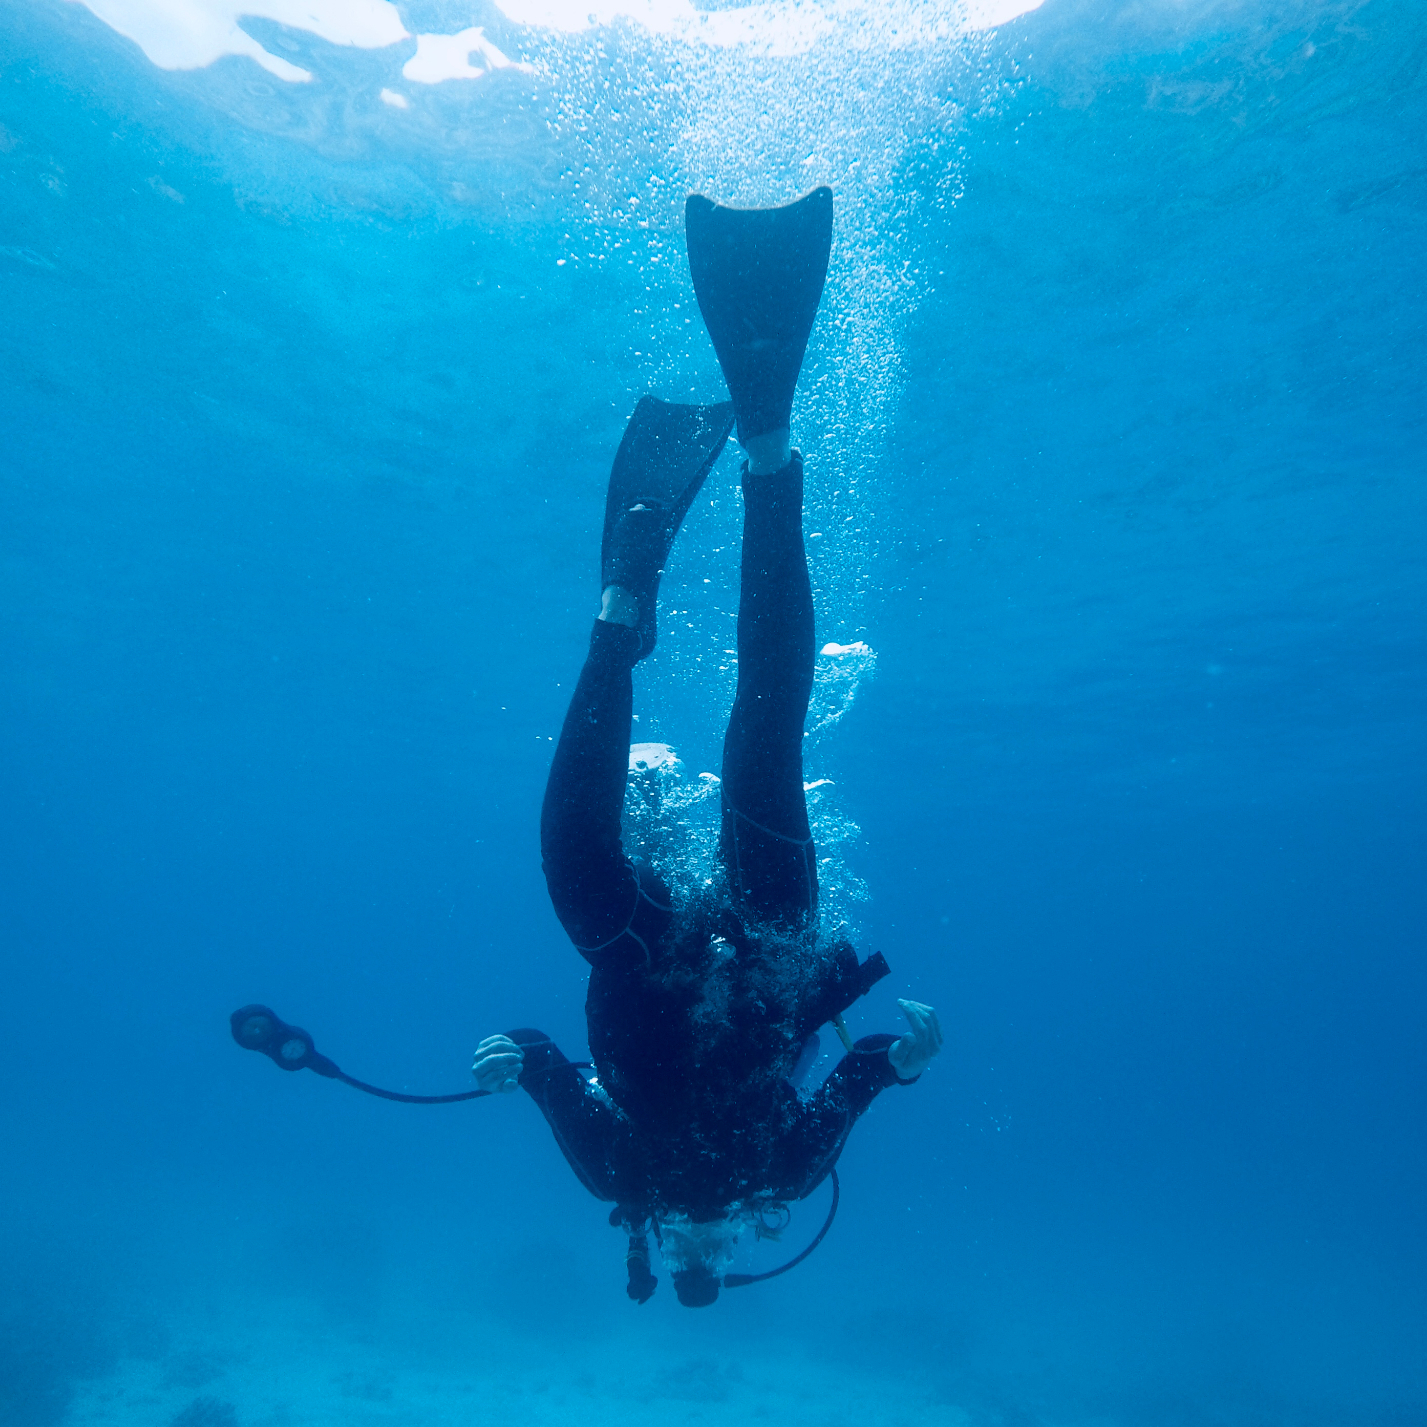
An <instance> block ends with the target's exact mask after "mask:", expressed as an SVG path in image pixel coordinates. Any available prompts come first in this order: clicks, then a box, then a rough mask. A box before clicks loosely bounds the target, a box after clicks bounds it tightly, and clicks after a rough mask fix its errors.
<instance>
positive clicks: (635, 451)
mask: <svg viewBox="0 0 1427 1427" xmlns="http://www.w3.org/2000/svg"><path fill="white" fill-rule="evenodd" d="M732 429H733V404H732V403H731V402H727V401H724V402H720V403H719V404H718V405H717V406H681V405H678V404H677V403H675V402H670V401H660V400H658V399H657V398H656V397H652V396H645V397H641V398H640V399H639V405H638V406H636V407H635V408H634V415H633V416H631V417H630V418H629V425H628V426H627V427H626V428H625V431H624V439H623V440H622V441H621V442H620V443H619V450H618V451H617V452H616V453H615V457H614V468H613V470H611V471H610V476H609V494H608V496H607V497H606V498H605V513H604V541H603V544H602V545H601V548H600V588H601V590H605V589H608V588H609V586H610V585H619V586H620V587H621V588H623V589H626V590H628V591H629V592H630V593H631V594H632V595H633V596H634V597H635V598H636V599H637V600H638V602H639V624H638V626H637V629H638V632H639V639H640V649H639V657H640V658H641V659H643V658H645V657H646V656H647V655H648V654H649V653H650V651H651V650H652V649H653V648H654V640H655V636H656V633H657V630H656V624H655V618H654V615H655V606H656V604H657V602H658V596H659V577H660V575H662V574H663V573H664V563H665V561H667V560H668V558H669V551H670V550H671V549H672V548H673V545H674V537H675V535H677V534H678V533H679V526H680V524H681V523H682V522H683V519H684V516H685V515H686V514H687V513H688V509H689V507H690V506H691V505H692V504H693V502H694V497H695V496H696V495H697V494H698V493H699V487H700V486H702V485H703V483H704V478H705V477H706V476H707V475H708V473H709V472H710V471H711V470H712V469H713V464H714V462H715V461H716V460H718V458H719V453H720V452H721V451H722V450H723V448H724V443H725V442H726V441H727V440H728V433H729V432H730V431H731V430H732Z"/></svg>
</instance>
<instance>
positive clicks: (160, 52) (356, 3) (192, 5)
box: [77, 0, 407, 83]
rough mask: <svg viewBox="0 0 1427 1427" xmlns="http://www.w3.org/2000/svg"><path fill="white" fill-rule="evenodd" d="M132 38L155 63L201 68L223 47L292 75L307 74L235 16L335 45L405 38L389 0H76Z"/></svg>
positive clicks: (378, 44)
mask: <svg viewBox="0 0 1427 1427" xmlns="http://www.w3.org/2000/svg"><path fill="white" fill-rule="evenodd" d="M77 3H81V4H84V5H85V6H87V7H88V8H89V9H90V10H92V11H93V12H94V13H95V14H96V15H97V16H98V17H99V18H100V19H101V20H103V21H104V23H105V24H106V25H108V26H109V27H110V28H111V29H114V30H117V31H118V32H119V33H120V34H121V35H124V36H126V37H127V38H128V39H131V40H133V41H134V43H135V44H136V45H138V46H139V48H140V49H141V50H143V52H144V53H145V54H146V55H147V56H148V57H149V59H151V60H152V61H153V62H154V63H155V64H156V65H158V67H159V68H160V69H202V68H203V67H204V66H205V65H210V64H212V63H213V62H214V60H217V59H221V58H222V57H223V56H224V55H247V56H248V58H250V59H253V60H256V61H257V62H258V63H259V64H260V65H262V67H263V68H264V69H265V70H267V71H268V73H269V74H274V75H276V76H277V77H278V78H279V79H285V80H288V81H289V82H293V83H301V82H305V81H307V80H310V79H311V78H312V75H311V74H310V73H309V72H308V71H307V70H305V69H302V68H300V67H299V66H298V65H295V64H293V63H291V62H290V61H289V60H285V59H282V58H280V57H279V56H277V55H275V54H271V53H270V52H269V51H268V50H266V49H264V48H263V46H262V45H260V44H259V43H258V42H257V40H255V39H254V38H253V37H252V36H251V35H250V34H248V32H247V31H246V30H244V29H242V28H241V27H240V26H239V24H238V18H239V16H245V17H255V18H258V19H263V20H273V21H276V23H278V24H280V25H286V26H288V28H290V29H294V30H306V31H308V32H309V33H311V34H314V35H317V36H318V37H319V38H321V39H324V40H326V41H328V43H330V44H334V45H355V46H357V47H358V48H360V49H381V48H384V47H385V46H387V45H393V44H396V43H397V41H399V40H404V39H405V38H406V34H407V32H406V26H405V25H403V24H402V22H401V16H400V15H399V14H398V13H397V8H396V6H395V5H393V4H391V3H390V0H77Z"/></svg>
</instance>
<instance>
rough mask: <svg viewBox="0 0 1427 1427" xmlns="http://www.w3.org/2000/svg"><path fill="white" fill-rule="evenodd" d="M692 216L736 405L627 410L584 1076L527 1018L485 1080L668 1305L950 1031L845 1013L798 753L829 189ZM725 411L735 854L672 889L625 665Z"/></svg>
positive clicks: (615, 497) (583, 708) (544, 823)
mask: <svg viewBox="0 0 1427 1427" xmlns="http://www.w3.org/2000/svg"><path fill="white" fill-rule="evenodd" d="M685 227H686V231H687V235H688V251H689V265H690V268H691V270H692V273H693V279H694V290H695V293H696V294H697V297H698V302H699V308H700V311H701V312H702V313H703V317H704V321H705V323H706V325H707V327H708V331H709V335H710V336H711V337H712V339H713V344H714V349H715V352H716V353H717V356H718V360H719V364H720V366H721V367H722V369H723V374H724V378H725V380H726V381H727V383H728V389H729V394H730V396H731V397H732V401H731V402H728V403H724V404H721V405H716V406H685V405H673V404H670V403H666V402H661V401H657V400H655V399H653V398H651V397H645V398H644V399H642V400H641V401H640V402H639V404H638V406H636V408H635V411H634V415H633V417H632V418H631V420H630V423H629V426H628V428H627V430H626V431H625V433H624V438H623V440H622V441H621V443H620V446H619V451H618V454H617V455H616V456H615V460H614V468H613V471H612V473H611V476H610V484H609V494H608V498H607V502H606V511H605V524H604V538H603V545H602V552H601V553H602V558H601V597H600V610H599V614H598V616H597V618H596V619H595V622H594V628H593V630H592V632H591V635H590V647H589V654H588V657H587V658H586V660H585V664H584V668H583V670H582V671H581V674H580V679H579V683H578V684H577V686H576V688H575V693H574V696H573V698H572V699H571V701H570V707H569V711H568V713H567V714H566V717H565V722H564V726H563V728H562V730H561V733H560V741H559V745H558V746H557V748H556V750H555V757H554V762H553V764H552V766H551V769H550V778H549V783H548V785H547V788H546V793H545V801H544V806H543V809H542V812H541V821H540V840H541V855H542V860H543V865H544V871H545V877H546V881H547V884H548V886H549V890H550V898H551V901H552V902H553V904H554V908H555V913H556V915H557V916H558V918H559V920H560V922H561V924H562V926H563V927H564V928H565V931H566V932H567V933H568V934H569V937H570V939H571V941H573V942H574V944H575V947H576V949H577V950H578V951H579V953H580V955H581V956H583V957H584V958H585V960H586V961H587V962H589V965H590V975H589V990H588V995H587V998H586V1002H585V1010H586V1016H587V1020H588V1028H589V1045H590V1053H591V1055H592V1057H593V1070H594V1074H593V1075H592V1076H590V1075H587V1074H586V1073H584V1068H583V1067H581V1066H578V1065H576V1064H575V1063H573V1062H571V1061H569V1060H568V1059H567V1058H566V1057H565V1056H564V1055H563V1054H562V1053H561V1052H560V1050H559V1049H558V1048H557V1047H556V1046H555V1045H554V1044H553V1043H552V1042H551V1040H550V1039H549V1038H548V1037H547V1036H545V1035H543V1034H542V1033H540V1032H539V1031H535V1030H528V1029H526V1030H512V1031H510V1032H509V1033H508V1034H505V1035H493V1036H490V1037H489V1038H487V1039H486V1040H484V1041H482V1042H481V1044H480V1047H479V1048H478V1050H477V1051H476V1057H475V1064H474V1065H473V1067H472V1070H473V1073H474V1075H475V1077H476V1083H477V1085H478V1086H479V1087H480V1088H481V1090H483V1091H486V1092H488V1093H492V1094H497V1093H502V1092H509V1091H514V1090H515V1089H517V1088H520V1089H523V1090H525V1091H526V1093H527V1094H529V1095H530V1097H531V1098H532V1099H533V1100H534V1101H535V1103H536V1104H537V1105H538V1106H539V1107H540V1110H541V1111H542V1113H543V1114H544V1116H545V1118H546V1120H547V1121H548V1123H549V1125H550V1128H551V1130H552V1131H553V1132H554V1135H555V1139H556V1142H557V1143H558V1145H559V1147H560V1149H561V1150H562V1152H563V1153H564V1155H565V1158H566V1159H567V1160H568V1161H569V1164H570V1166H571V1168H572V1169H573V1170H574V1172H575V1174H576V1175H577V1176H578V1177H579V1179H580V1181H581V1183H583V1184H584V1185H585V1187H586V1188H587V1189H589V1190H590V1191H591V1192H592V1193H593V1194H595V1195H596V1196H597V1197H598V1198H600V1199H602V1200H605V1201H607V1202H613V1204H614V1205H615V1208H614V1211H613V1213H612V1214H611V1216H610V1222H611V1224H617V1225H621V1226H622V1227H623V1228H624V1230H625V1232H626V1234H627V1235H628V1236H629V1239H628V1241H629V1249H628V1253H627V1256H626V1263H627V1267H628V1270H629V1284H628V1292H629V1296H630V1297H631V1298H633V1299H635V1300H636V1301H638V1302H640V1303H643V1302H646V1301H647V1300H648V1299H649V1297H650V1295H651V1294H652V1293H653V1292H654V1287H655V1284H656V1282H657V1280H656V1279H655V1277H654V1275H653V1273H652V1272H651V1270H650V1266H649V1242H648V1236H649V1233H650V1232H651V1231H652V1232H653V1233H654V1234H655V1235H656V1236H657V1237H658V1240H659V1244H660V1248H661V1253H662V1257H663V1259H664V1262H665V1264H666V1266H667V1267H668V1268H669V1270H670V1272H671V1273H672V1275H673V1280H674V1287H675V1290H676V1292H677V1293H678V1296H679V1301H680V1302H681V1303H684V1304H685V1305H687V1306H690V1307H702V1306H704V1305H707V1304H710V1303H712V1302H713V1301H714V1300H715V1299H716V1298H717V1297H718V1293H719V1288H720V1285H721V1284H722V1283H724V1282H730V1283H731V1282H733V1279H734V1277H737V1276H730V1277H729V1278H728V1279H725V1278H724V1277H723V1273H724V1270H725V1269H726V1268H727V1267H728V1264H729V1263H730V1261H731V1258H732V1253H733V1248H734V1245H735V1244H736V1242H737V1240H738V1237H739V1235H740V1233H741V1232H742V1230H743V1229H744V1228H745V1227H747V1226H748V1225H749V1224H754V1225H764V1226H766V1225H767V1223H768V1218H769V1216H770V1215H773V1216H774V1217H775V1218H776V1216H777V1215H778V1214H780V1213H782V1212H784V1211H785V1210H786V1206H787V1205H788V1204H789V1203H790V1202H792V1201H795V1200H800V1199H804V1198H806V1197H807V1196H808V1195H809V1194H811V1193H812V1192H813V1190H814V1189H816V1188H817V1186H818V1185H819V1184H821V1183H822V1181H823V1180H824V1179H825V1178H826V1177H827V1176H828V1175H829V1173H830V1172H831V1171H832V1169H833V1165H834V1164H835V1162H836V1160H837V1158H838V1156H839V1154H840V1153H841V1151H842V1148H843V1146H844V1144H845V1143H846V1141H847V1137H848V1134H849V1133H850V1131H851V1129H852V1126H853V1124H854V1122H855V1121H856V1120H857V1118H858V1116H860V1115H861V1114H862V1112H863V1111H864V1110H866V1109H867V1107H868V1106H869V1105H870V1104H871V1103H872V1101H873V1099H875V1098H876V1096H877V1095H878V1094H879V1093H880V1092H881V1091H882V1090H883V1089H885V1088H886V1087H888V1086H890V1085H894V1084H895V1085H906V1084H910V1083H911V1082H912V1081H914V1080H916V1079H917V1077H918V1076H919V1075H920V1074H921V1072H922V1071H923V1070H924V1069H925V1067H926V1066H927V1064H928V1063H929V1062H930V1060H931V1059H932V1057H933V1056H935V1055H936V1053H937V1052H938V1050H940V1048H941V1029H940V1026H939V1025H938V1023H937V1017H936V1013H935V1012H934V1011H933V1010H932V1009H931V1008H930V1007H928V1006H923V1005H920V1004H918V1003H916V1002H913V1001H901V1002H900V1003H899V1004H900V1005H901V1007H902V1010H903V1012H904V1014H905V1016H906V1019H907V1021H908V1023H909V1026H910V1029H909V1030H908V1031H907V1033H905V1034H903V1035H901V1036H894V1035H885V1034H883V1035H871V1036H864V1037H863V1038H862V1039H860V1040H858V1041H857V1042H856V1043H855V1044H854V1043H853V1042H851V1040H850V1039H849V1038H848V1036H847V1033H846V1031H845V1029H844V1028H843V1026H842V1021H841V1015H842V1012H844V1011H845V1010H847V1008H848V1007H849V1006H850V1005H851V1004H852V1003H853V1002H854V1001H855V1000H856V999H857V998H858V997H859V996H861V995H863V994H865V993H866V992H867V991H868V989H869V988H870V987H871V985H872V984H873V983H874V982H875V981H876V980H878V979H879V978H880V977H882V976H885V975H886V974H887V973H888V967H887V964H886V962H885V961H884V960H883V958H882V957H881V956H880V954H879V955H874V956H871V957H869V958H868V959H867V960H866V961H865V962H862V963H861V964H859V962H858V959H857V956H856V953H855V952H854V951H853V949H852V947H851V946H850V945H849V944H848V943H847V942H846V941H842V940H833V939H829V938H827V937H820V935H819V929H818V918H817V899H818V882H817V861H816V857H815V855H814V847H813V838H812V833H811V830H810V827H809V824H808V813H807V806H806V801H805V797H804V788H803V768H802V740H803V724H804V720H805V717H806V714H807V709H808V699H809V696H810V694H811V692H812V685H813V661H814V654H815V643H814V635H813V601H812V589H811V585H810V582H809V577H808V567H807V559H806V555H805V553H804V548H803V532H802V515H803V460H802V456H801V454H800V453H799V452H798V451H796V450H794V449H792V447H791V446H790V439H791V431H790V419H791V414H792V405H793V392H794V389H795V387H796V384H797V380H798V374H799V371H800V369H801V367H802V362H803V353H804V350H805V348H806V346H807V341H808V334H809V332H810V331H811V329H812V324H813V319H814V317H815V315H816V312H817V307H818V302H819V300H820V298H821V296H822V289H823V281H824V278H825V276H826V272H827V262H828V253H829V249H830V247H831V241H832V192H831V190H830V189H827V188H819V189H817V190H815V191H814V192H812V193H810V194H808V195H807V196H806V197H805V198H803V199H801V200H799V201H798V202H796V203H792V204H789V205H788V206H786V207H783V208H773V209H758V210H736V209H731V208H724V207H720V206H718V205H715V204H714V203H712V202H710V201H709V200H708V199H707V198H703V197H700V196H694V197H691V198H690V199H689V200H688V203H687V206H686V210H685ZM735 424H736V425H737V428H738V440H739V443H740V445H741V446H742V447H743V449H744V452H745V453H746V456H747V462H746V464H745V466H744V470H743V500H744V532H743V555H742V572H741V583H740V591H739V610H738V689H737V695H736V698H735V700H734V705H733V712H732V715H731V717H730V719H729V725H728V731H727V736H726V738H725V741H724V751H723V770H722V780H721V783H720V795H721V827H720V841H719V849H720V860H721V863H722V867H721V870H720V874H719V877H718V878H717V879H715V881H716V883H717V885H714V886H699V887H683V888H678V887H669V886H666V885H665V884H664V882H663V881H662V880H661V879H660V877H659V876H658V875H657V874H656V873H655V872H654V870H653V869H652V867H651V866H650V865H649V864H648V863H647V862H646V861H642V860H640V859H639V857H638V856H635V857H631V856H630V855H629V854H628V853H627V852H626V851H625V849H624V847H623V845H622V842H621V827H620V822H621V813H622V810H623V807H624V798H625V786H626V780H627V777H628V772H629V767H630V735H631V729H632V724H631V719H632V716H633V698H634V694H633V677H632V674H633V669H634V666H635V664H636V663H638V662H639V661H640V660H641V659H645V658H647V657H648V656H649V654H650V653H651V651H652V650H653V649H654V645H655V639H656V633H657V631H656V602H657V596H658V589H659V577H660V575H661V574H662V573H663V569H664V566H665V563H666V561H667V559H668V556H669V552H670V549H671V548H672V546H673V542H674V538H675V535H676V534H677V532H678V529H679V526H680V523H681V522H682V520H683V518H684V515H685V513H686V512H687V511H688V509H689V507H690V505H691V504H692V502H693V500H694V497H695V495H696V494H697V493H698V490H699V488H700V486H701V485H702V484H703V481H704V478H705V477H706V476H707V475H708V473H709V470H710V469H711V468H712V466H713V464H714V462H715V461H716V460H717V458H718V456H719V453H720V452H721V451H722V450H723V447H724V444H725V442H726V441H727V439H728V436H729V433H730V430H731V428H732V427H733V426H734V425H735ZM828 1022H832V1023H833V1024H834V1025H835V1026H836V1027H837V1029H838V1032H839V1034H840V1035H841V1036H842V1038H843V1041H844V1044H845V1045H846V1047H847V1053H846V1055H845V1056H844V1057H843V1058H842V1060H841V1061H840V1063H839V1064H838V1065H837V1066H836V1068H835V1069H834V1070H833V1071H832V1072H831V1074H830V1075H829V1076H828V1077H827V1079H826V1080H825V1081H824V1082H823V1083H822V1085H821V1086H820V1087H819V1088H818V1089H817V1090H816V1091H815V1092H814V1093H812V1094H811V1095H810V1096H808V1097H807V1098H802V1097H800V1095H799V1093H798V1092H797V1090H796V1089H795V1088H794V1083H793V1082H794V1080H796V1079H797V1078H798V1069H799V1068H800V1066H801V1065H804V1064H809V1063H811V1056H812V1053H813V1052H814V1050H815V1047H816V1044H817V1039H816V1032H817V1029H818V1028H819V1027H820V1026H823V1025H826V1024H827V1023H828ZM235 1025H236V1021H235ZM235 1034H237V1032H236V1030H235ZM343 1078H346V1077H345V1076H344V1077H343ZM835 1186H836V1181H835V1179H834V1187H835ZM834 1203H835V1201H834ZM829 1222H830V1219H829ZM825 1230H826V1226H824V1231H825ZM819 1237H821V1235H820V1236H819ZM815 1242H816V1241H815ZM760 1276H763V1275H760ZM742 1281H749V1278H748V1276H743V1280H742Z"/></svg>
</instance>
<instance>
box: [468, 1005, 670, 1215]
mask: <svg viewBox="0 0 1427 1427" xmlns="http://www.w3.org/2000/svg"><path fill="white" fill-rule="evenodd" d="M483 1060H484V1062H485V1063H486V1065H487V1066H488V1069H487V1071H486V1074H487V1076H488V1078H489V1079H490V1082H491V1086H492V1088H493V1089H494V1090H496V1091H508V1090H513V1089H515V1088H516V1087H517V1086H518V1087H519V1088H520V1089H522V1090H524V1091H525V1092H526V1094H528V1095H529V1096H530V1098H531V1099H532V1100H534V1101H535V1103H536V1104H537V1105H538V1106H539V1107H540V1113H541V1114H542V1115H544V1116H545V1122H546V1124H548V1125H549V1126H550V1130H551V1132H552V1133H553V1134H554V1136H555V1143H556V1144H557V1145H559V1147H560V1152H561V1153H562V1154H563V1155H564V1156H565V1159H566V1161H567V1163H568V1164H569V1166H570V1168H571V1169H572V1170H574V1171H575V1175H576V1177H577V1178H578V1179H579V1181H580V1183H581V1184H583V1185H584V1186H585V1188H586V1189H588V1190H589V1191H590V1193H591V1194H593V1195H594V1196H595V1198H596V1199H603V1200H606V1201H609V1200H617V1201H619V1202H621V1203H635V1202H639V1201H640V1199H641V1198H642V1197H644V1183H643V1180H644V1174H643V1168H642V1166H643V1162H644V1157H643V1155H642V1153H641V1152H640V1144H639V1141H638V1138H637V1137H636V1135H635V1134H634V1129H633V1126H632V1125H631V1124H630V1122H629V1120H628V1118H627V1117H626V1116H625V1114H624V1113H623V1112H622V1111H621V1110H620V1109H619V1108H618V1107H617V1106H616V1105H615V1104H614V1102H613V1101H612V1100H611V1099H610V1098H609V1096H608V1095H606V1094H605V1093H604V1092H603V1091H602V1090H600V1089H599V1088H598V1086H597V1085H593V1084H591V1083H590V1082H589V1081H587V1080H586V1078H585V1076H584V1075H583V1074H581V1067H580V1066H578V1065H576V1064H574V1063H573V1062H572V1061H570V1060H569V1059H568V1058H567V1057H566V1056H565V1054H564V1053H563V1052H562V1051H561V1050H560V1047H559V1046H557V1045H556V1044H555V1042H554V1041H552V1040H551V1039H550V1037H549V1036H547V1035H546V1034H545V1033H544V1032H543V1031H537V1030H530V1029H521V1030H514V1031H511V1032H510V1033H509V1034H508V1035H500V1036H488V1037H487V1038H486V1039H485V1040H484V1041H482V1042H481V1046H480V1049H479V1050H478V1051H477V1052H476V1065H475V1066H473V1067H472V1069H473V1071H475V1073H476V1078H477V1081H478V1083H480V1084H481V1088H482V1089H485V1088H486V1087H485V1082H484V1081H483V1080H482V1079H481V1066H482V1062H483ZM512 1077H513V1078H514V1084H510V1083H508V1082H510V1081H511V1080H512Z"/></svg>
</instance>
